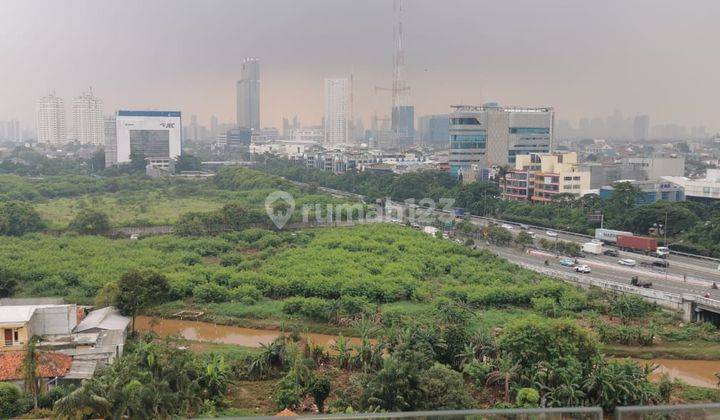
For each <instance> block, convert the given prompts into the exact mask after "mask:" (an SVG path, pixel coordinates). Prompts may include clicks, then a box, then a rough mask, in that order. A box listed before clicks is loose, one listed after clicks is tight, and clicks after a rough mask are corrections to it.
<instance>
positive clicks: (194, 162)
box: [175, 155, 201, 172]
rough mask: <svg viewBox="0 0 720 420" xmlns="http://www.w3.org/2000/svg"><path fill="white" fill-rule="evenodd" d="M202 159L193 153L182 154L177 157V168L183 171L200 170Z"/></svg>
mask: <svg viewBox="0 0 720 420" xmlns="http://www.w3.org/2000/svg"><path fill="white" fill-rule="evenodd" d="M200 166H201V165H200V159H198V158H197V157H196V156H193V155H181V156H178V157H177V158H175V170H176V171H178V172H183V171H199V170H200Z"/></svg>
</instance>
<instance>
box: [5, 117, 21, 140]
mask: <svg viewBox="0 0 720 420" xmlns="http://www.w3.org/2000/svg"><path fill="white" fill-rule="evenodd" d="M0 140H6V141H12V142H16V143H17V142H19V141H21V140H22V132H21V131H20V121H18V120H9V121H0Z"/></svg>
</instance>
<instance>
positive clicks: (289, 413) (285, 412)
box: [275, 408, 297, 417]
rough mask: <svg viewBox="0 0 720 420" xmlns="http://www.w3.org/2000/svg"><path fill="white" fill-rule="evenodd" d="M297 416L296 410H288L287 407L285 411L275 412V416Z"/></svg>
mask: <svg viewBox="0 0 720 420" xmlns="http://www.w3.org/2000/svg"><path fill="white" fill-rule="evenodd" d="M294 416H297V414H295V412H294V411H291V410H288V409H287V408H286V409H284V410H283V411H281V412H279V413H277V414H275V417H294Z"/></svg>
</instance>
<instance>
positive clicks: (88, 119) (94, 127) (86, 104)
mask: <svg viewBox="0 0 720 420" xmlns="http://www.w3.org/2000/svg"><path fill="white" fill-rule="evenodd" d="M72 109H73V131H72V137H73V140H75V141H77V142H79V143H80V144H94V145H96V146H102V145H104V144H105V128H104V127H105V125H104V124H105V123H104V119H103V113H102V100H101V99H98V98H96V97H95V95H94V94H93V91H92V88H91V89H90V91H88V92H83V93H82V94H81V95H80V96H78V97H76V98H75V99H74V100H73V106H72Z"/></svg>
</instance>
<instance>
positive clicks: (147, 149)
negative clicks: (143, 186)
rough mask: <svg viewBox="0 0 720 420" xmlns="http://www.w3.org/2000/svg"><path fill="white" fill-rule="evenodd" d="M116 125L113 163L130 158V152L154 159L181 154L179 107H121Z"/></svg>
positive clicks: (172, 157)
mask: <svg viewBox="0 0 720 420" xmlns="http://www.w3.org/2000/svg"><path fill="white" fill-rule="evenodd" d="M115 127H116V134H117V135H116V140H115V141H116V146H117V147H116V150H115V153H116V157H115V161H114V162H113V163H114V164H118V163H127V162H130V155H131V154H133V153H136V154H139V155H142V156H144V157H145V158H148V159H153V160H164V159H166V160H172V159H175V158H177V157H179V156H180V155H181V154H182V118H181V114H180V111H127V110H120V111H118V112H117V114H116V117H115Z"/></svg>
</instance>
